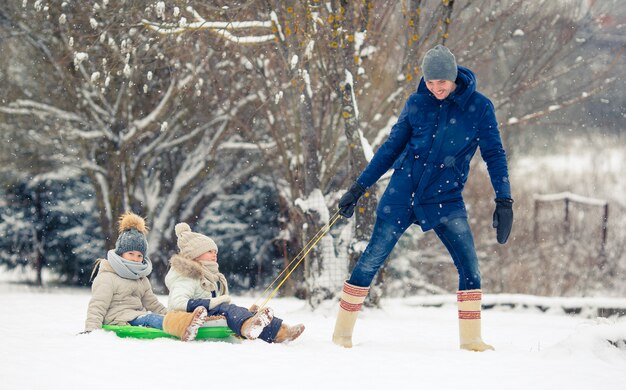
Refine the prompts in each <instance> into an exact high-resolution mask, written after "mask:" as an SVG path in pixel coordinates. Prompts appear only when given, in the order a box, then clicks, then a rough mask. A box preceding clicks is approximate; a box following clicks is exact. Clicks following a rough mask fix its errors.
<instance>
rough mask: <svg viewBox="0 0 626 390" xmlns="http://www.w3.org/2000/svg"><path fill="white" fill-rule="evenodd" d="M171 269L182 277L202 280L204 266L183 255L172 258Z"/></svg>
mask: <svg viewBox="0 0 626 390" xmlns="http://www.w3.org/2000/svg"><path fill="white" fill-rule="evenodd" d="M170 265H171V267H172V268H173V269H174V270H175V271H176V272H178V273H179V274H180V275H181V276H185V277H188V278H191V279H202V275H203V270H202V264H200V263H198V262H197V261H193V260H191V259H188V258H186V257H184V256H181V255H174V256H172V257H171V258H170Z"/></svg>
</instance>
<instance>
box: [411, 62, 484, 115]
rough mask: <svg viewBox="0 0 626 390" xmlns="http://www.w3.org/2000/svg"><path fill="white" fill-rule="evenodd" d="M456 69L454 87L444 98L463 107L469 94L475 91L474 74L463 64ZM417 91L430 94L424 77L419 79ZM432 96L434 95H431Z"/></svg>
mask: <svg viewBox="0 0 626 390" xmlns="http://www.w3.org/2000/svg"><path fill="white" fill-rule="evenodd" d="M457 69H458V73H457V76H456V80H455V84H456V89H455V90H454V92H452V93H451V94H450V96H448V97H447V98H446V99H445V100H450V101H452V102H454V103H456V104H457V105H459V106H460V107H461V108H465V105H466V104H467V101H468V100H469V98H470V96H472V94H473V93H474V92H476V75H474V72H472V71H471V70H469V69H467V68H466V67H464V66H457ZM417 93H420V94H427V95H431V96H432V93H430V91H429V90H428V88H426V82H425V81H424V77H422V79H421V80H420V84H419V86H418V87H417ZM433 98H435V97H434V96H433Z"/></svg>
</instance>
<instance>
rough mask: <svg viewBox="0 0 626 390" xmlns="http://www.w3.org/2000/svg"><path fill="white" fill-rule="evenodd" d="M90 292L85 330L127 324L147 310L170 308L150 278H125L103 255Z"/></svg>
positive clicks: (156, 310)
mask: <svg viewBox="0 0 626 390" xmlns="http://www.w3.org/2000/svg"><path fill="white" fill-rule="evenodd" d="M91 292H92V295H91V300H90V301H89V307H88V309H87V320H86V321H85V330H94V329H99V328H101V327H102V325H128V321H132V320H134V319H135V318H137V317H139V316H141V315H143V314H146V313H147V312H148V311H151V312H153V313H156V314H163V315H165V313H166V312H167V309H166V308H165V306H163V305H162V304H161V302H159V300H158V299H157V297H156V295H154V292H152V285H151V284H150V281H149V280H148V278H146V277H142V278H139V279H137V280H132V279H125V278H122V277H120V276H119V275H118V274H116V273H115V271H114V270H113V267H111V265H110V264H109V262H108V261H107V260H104V259H103V260H100V270H99V271H98V276H96V278H95V279H94V281H93V284H92V286H91Z"/></svg>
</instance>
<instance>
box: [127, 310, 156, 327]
mask: <svg viewBox="0 0 626 390" xmlns="http://www.w3.org/2000/svg"><path fill="white" fill-rule="evenodd" d="M128 323H129V324H130V325H132V326H145V327H147V328H156V329H161V330H162V329H163V316H162V315H160V314H154V313H148V314H144V315H141V316H139V317H137V318H135V319H134V320H132V321H128Z"/></svg>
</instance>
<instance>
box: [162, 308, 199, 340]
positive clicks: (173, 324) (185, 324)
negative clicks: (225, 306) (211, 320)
mask: <svg viewBox="0 0 626 390" xmlns="http://www.w3.org/2000/svg"><path fill="white" fill-rule="evenodd" d="M206 316H207V312H206V309H205V308H204V307H203V306H198V307H197V308H196V309H195V310H194V311H193V313H187V312H185V311H170V312H168V313H167V314H166V315H165V318H164V319H163V331H164V332H165V333H168V334H171V335H173V336H176V337H178V338H179V339H181V340H182V341H191V340H194V339H195V338H196V335H197V334H198V328H199V327H201V326H202V324H203V323H204V320H205V318H206Z"/></svg>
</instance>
